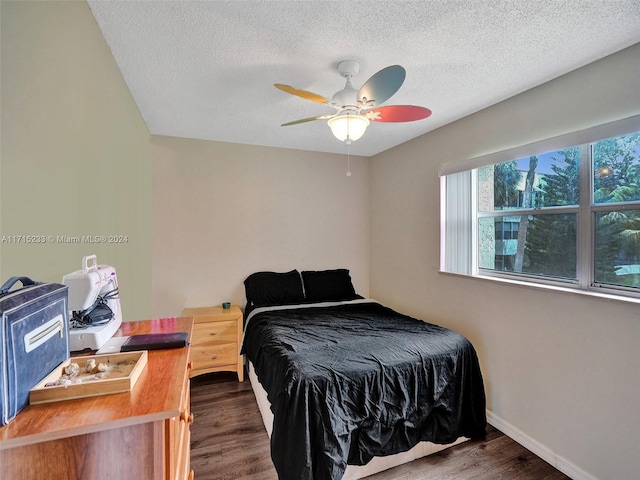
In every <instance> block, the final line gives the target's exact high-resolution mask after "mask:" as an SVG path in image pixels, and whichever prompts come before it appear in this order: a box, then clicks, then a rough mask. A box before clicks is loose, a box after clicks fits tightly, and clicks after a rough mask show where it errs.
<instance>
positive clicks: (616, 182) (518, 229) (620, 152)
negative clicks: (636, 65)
mask: <svg viewBox="0 0 640 480" xmlns="http://www.w3.org/2000/svg"><path fill="white" fill-rule="evenodd" d="M455 175H458V176H459V178H458V180H456V181H453V178H451V180H452V181H451V182H449V183H445V184H444V185H445V187H444V188H445V189H446V190H447V193H446V195H445V196H444V197H443V201H444V202H445V203H447V205H445V211H446V212H447V213H445V214H444V215H443V216H444V217H445V222H444V224H445V228H446V232H447V233H446V235H448V236H449V237H453V239H452V238H447V239H446V241H444V242H443V246H444V248H445V249H450V250H451V249H453V250H454V252H455V251H457V252H458V253H464V250H466V249H467V248H468V249H470V250H471V252H472V253H471V254H470V255H468V256H466V257H465V256H464V255H462V257H465V258H467V257H468V260H465V261H463V263H464V262H467V261H468V262H469V263H470V264H471V265H469V266H468V268H467V267H465V266H464V265H463V266H462V267H453V268H452V269H449V268H448V267H447V263H448V262H449V260H447V259H451V258H453V257H452V255H451V253H452V252H445V255H444V256H443V258H444V259H445V260H444V262H443V263H444V268H443V269H444V270H445V271H454V272H455V271H458V272H459V273H470V274H472V275H480V276H482V275H485V276H504V277H506V278H517V279H519V280H524V281H529V282H534V283H536V282H538V283H551V284H561V285H566V286H570V287H575V288H582V289H585V290H593V289H600V290H606V291H607V293H614V294H621V295H632V296H640V131H635V132H632V133H629V134H625V135H618V136H615V137H610V138H605V139H602V140H597V141H593V142H589V143H582V144H578V145H573V146H569V147H565V148H561V149H557V150H553V151H549V152H546V153H541V154H536V155H529V156H525V157H521V158H514V159H513V160H508V161H503V162H498V163H493V164H488V165H484V166H480V167H479V168H477V169H472V170H469V171H466V172H465V171H461V172H459V173H456V174H455ZM464 175H466V177H465V176H464ZM447 177H449V176H447ZM466 178H468V179H469V181H466V180H461V179H466ZM447 185H448V187H447ZM465 189H468V190H469V192H467V193H470V194H469V195H467V194H465V195H460V194H461V193H462V191H463V190H465ZM461 198H462V199H465V200H460V199H461ZM464 202H468V203H469V204H470V205H469V208H466V206H465V205H461V203H464ZM451 203H453V204H457V205H455V207H456V208H453V209H452V208H451V205H450V204H451ZM457 211H460V212H468V213H462V214H460V215H458V214H457V213H456V212H457ZM467 215H468V217H469V218H468V219H466V216H467ZM451 217H453V218H451ZM466 221H468V222H469V223H470V224H471V225H470V226H469V227H468V228H466V227H464V228H463V227H460V224H464V223H465V222H466ZM452 222H455V223H456V226H455V227H454V228H452V225H453V223H452ZM464 236H466V237H470V240H469V241H465V240H464V239H463V238H462V237H464ZM459 256H460V255H459ZM456 262H460V260H459V259H457V260H456V261H454V262H449V263H451V264H455V263H456ZM456 268H458V270H456Z"/></svg>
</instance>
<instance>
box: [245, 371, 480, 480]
mask: <svg viewBox="0 0 640 480" xmlns="http://www.w3.org/2000/svg"><path fill="white" fill-rule="evenodd" d="M247 364H248V367H249V380H250V382H251V388H252V389H253V393H254V395H255V397H256V401H257V402H258V408H259V409H260V414H261V416H262V421H263V422H264V427H265V428H266V430H267V434H268V435H269V438H271V431H272V430H273V413H272V412H271V404H270V403H269V400H268V399H267V392H266V391H265V389H264V388H263V387H262V385H261V384H260V381H259V380H258V377H257V375H256V372H255V370H254V368H253V364H252V363H251V362H250V361H247ZM467 440H468V438H465V437H460V438H459V439H457V440H456V441H455V442H453V443H449V444H447V445H438V444H435V443H431V442H420V443H419V444H417V445H416V446H415V447H413V448H412V449H411V450H408V451H406V452H402V453H397V454H395V455H389V456H387V457H374V458H373V459H372V460H371V461H370V462H369V463H368V464H366V465H362V466H357V465H348V466H347V470H346V472H345V474H344V476H343V477H342V480H357V479H359V478H364V477H368V476H369V475H373V474H374V473H378V472H382V471H383V470H387V469H389V468H393V467H397V466H398V465H402V464H404V463H408V462H411V461H413V460H416V459H418V458H422V457H426V456H427V455H431V454H433V453H437V452H440V451H442V450H444V449H446V448H449V447H451V446H453V445H458V444H459V443H462V442H465V441H467Z"/></svg>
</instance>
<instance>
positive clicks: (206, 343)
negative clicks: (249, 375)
mask: <svg viewBox="0 0 640 480" xmlns="http://www.w3.org/2000/svg"><path fill="white" fill-rule="evenodd" d="M182 316H183V317H193V322H194V325H193V337H192V338H191V364H192V368H191V374H190V375H191V378H193V377H195V376H196V375H202V374H203V373H210V372H222V371H229V372H236V373H237V374H238V381H240V382H242V381H243V380H244V370H243V366H244V365H243V364H244V362H243V357H242V355H240V347H241V343H242V310H240V307H238V306H237V305H231V308H222V307H201V308H185V309H184V310H183V311H182Z"/></svg>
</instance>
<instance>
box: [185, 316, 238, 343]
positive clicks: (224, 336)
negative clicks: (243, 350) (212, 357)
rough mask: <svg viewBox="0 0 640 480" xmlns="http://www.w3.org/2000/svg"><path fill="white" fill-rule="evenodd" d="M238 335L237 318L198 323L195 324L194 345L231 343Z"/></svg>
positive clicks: (192, 341)
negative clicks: (226, 320)
mask: <svg viewBox="0 0 640 480" xmlns="http://www.w3.org/2000/svg"><path fill="white" fill-rule="evenodd" d="M237 336H238V324H237V322H236V321H235V320H230V321H228V322H208V323H196V324H194V325H193V336H192V337H191V344H192V345H193V346H199V345H207V344H214V343H231V342H235V341H236V337H237Z"/></svg>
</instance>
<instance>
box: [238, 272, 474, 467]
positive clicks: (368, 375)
mask: <svg viewBox="0 0 640 480" xmlns="http://www.w3.org/2000/svg"><path fill="white" fill-rule="evenodd" d="M245 291H246V294H247V305H246V308H245V329H244V338H243V345H242V352H243V353H244V354H245V355H246V358H247V361H248V364H249V370H250V371H249V376H250V379H251V381H252V386H253V388H254V392H255V393H256V398H257V400H258V403H259V405H260V409H261V413H262V415H263V418H264V419H265V426H266V427H267V431H270V436H271V458H272V460H273V463H274V465H275V468H276V470H277V472H278V477H279V478H280V480H341V479H347V478H350V479H355V478H361V477H362V476H364V475H370V474H372V473H375V472H376V471H378V470H379V469H381V468H389V466H394V465H395V464H397V463H401V462H403V461H409V460H412V459H414V458H417V457H419V456H422V455H426V454H429V453H432V452H433V451H435V450H437V449H438V448H439V447H437V446H436V445H448V444H451V443H453V442H458V441H461V439H466V438H483V437H484V436H485V433H486V413H485V408H486V406H485V394H484V385H483V381H482V375H481V372H480V368H479V364H478V360H477V355H476V352H475V350H474V348H473V346H472V345H471V343H470V342H469V341H468V340H467V339H466V338H464V337H463V336H461V335H459V334H457V333H455V332H453V331H451V330H448V329H446V328H443V327H440V326H437V325H433V324H429V323H426V322H423V321H421V320H418V319H415V318H411V317H408V316H406V315H403V314H401V313H399V312H396V311H394V310H392V309H390V308H388V307H386V306H384V305H381V304H380V303H378V302H376V301H374V300H371V299H365V298H362V297H360V296H359V295H357V294H356V292H355V290H354V288H353V285H352V283H351V278H350V275H349V272H348V270H346V269H336V270H323V271H303V272H298V271H297V270H292V271H290V272H285V273H276V272H257V273H254V274H252V275H250V276H249V277H248V278H247V279H246V280H245ZM425 442H429V443H425ZM440 448H442V447H440ZM380 459H382V460H381V461H380V462H379V460H380ZM386 459H391V460H390V462H389V461H386V462H385V461H384V460H386ZM376 462H379V463H381V464H382V467H377V466H373V467H370V466H371V465H374V464H376ZM352 466H354V467H352Z"/></svg>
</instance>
